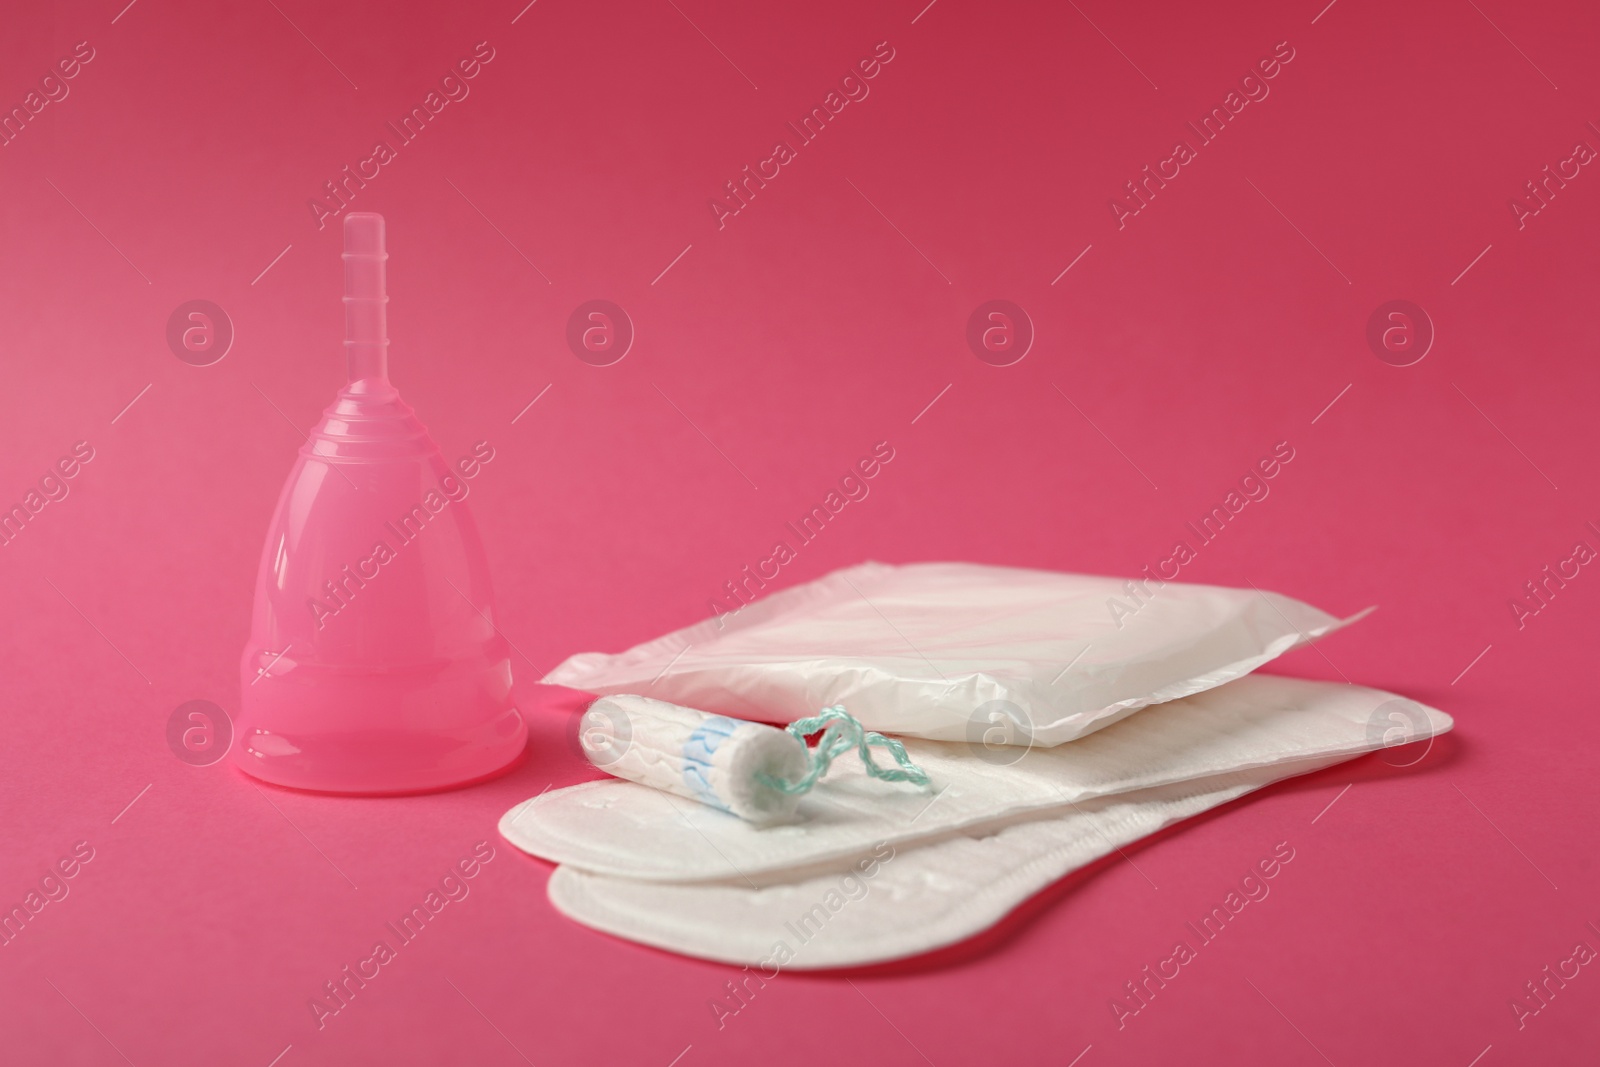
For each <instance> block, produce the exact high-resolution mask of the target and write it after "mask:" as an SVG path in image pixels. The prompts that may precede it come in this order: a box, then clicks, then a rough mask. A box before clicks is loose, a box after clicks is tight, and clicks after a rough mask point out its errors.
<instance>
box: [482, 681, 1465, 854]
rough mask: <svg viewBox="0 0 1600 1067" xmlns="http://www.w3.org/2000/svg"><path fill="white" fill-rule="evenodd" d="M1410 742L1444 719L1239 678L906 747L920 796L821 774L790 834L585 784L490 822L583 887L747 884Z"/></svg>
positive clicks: (644, 794)
mask: <svg viewBox="0 0 1600 1067" xmlns="http://www.w3.org/2000/svg"><path fill="white" fill-rule="evenodd" d="M1397 711H1398V712H1400V713H1401V718H1403V719H1404V720H1405V721H1406V722H1407V723H1409V724H1410V732H1409V738H1410V739H1416V738H1420V737H1424V736H1432V735H1435V734H1439V733H1443V732H1444V731H1446V730H1448V729H1450V727H1451V719H1450V717H1449V716H1448V715H1445V714H1444V713H1443V712H1440V711H1436V710H1434V709H1432V708H1427V707H1424V706H1423V705H1420V704H1417V703H1415V702H1413V701H1409V700H1404V699H1402V698H1399V697H1396V696H1394V695H1393V694H1390V693H1385V692H1382V691H1380V690H1376V689H1367V688H1363V687H1361V686H1354V685H1346V684H1338V683H1330V682H1313V681H1305V680H1301V679H1294V678H1283V677H1276V676H1272V675H1259V674H1258V675H1251V676H1249V677H1246V678H1241V679H1239V680H1238V681H1235V682H1232V683H1230V684H1228V685H1226V686H1223V687H1221V688H1217V689H1211V690H1208V691H1206V692H1203V693H1198V694H1196V695H1194V696H1191V697H1186V698H1184V699H1181V700H1174V701H1171V702H1168V703H1164V704H1160V705H1157V706H1155V707H1152V708H1149V709H1147V710H1145V711H1144V712H1143V713H1141V714H1139V715H1136V716H1134V717H1132V718H1130V719H1127V720H1126V721H1124V722H1120V723H1118V724H1117V725H1116V726H1114V727H1111V728H1109V729H1105V730H1101V731H1098V732H1096V733H1095V734H1093V735H1091V736H1089V737H1086V738H1083V739H1082V740H1079V741H1076V742H1074V743H1072V744H1070V745H1060V746H1057V747H1055V748H1034V749H1031V750H1029V749H1024V748H1020V747H1013V748H1009V749H1003V750H1001V751H1002V752H1005V753H1009V754H1010V756H1011V757H1012V759H1013V762H1010V763H1009V764H1004V763H997V762H994V761H993V753H994V751H995V750H993V749H990V748H986V747H983V746H969V745H966V744H962V743H952V742H941V741H918V740H908V741H906V743H905V749H906V753H907V754H908V756H909V757H910V758H911V759H912V760H914V761H915V762H916V764H917V766H919V767H921V768H922V769H923V770H924V771H926V772H927V774H928V777H929V779H930V785H929V786H928V787H925V788H924V789H922V790H917V789H913V788H910V787H899V788H894V789H885V788H883V784H882V783H881V782H878V781H875V780H873V779H871V778H869V777H868V776H867V774H866V773H865V772H864V771H863V770H862V769H861V767H860V766H859V765H851V764H844V765H842V766H836V767H835V770H834V772H833V773H831V774H830V775H829V776H828V778H826V779H825V780H823V781H822V782H820V783H819V784H818V786H817V788H816V789H815V790H814V791H813V792H811V793H810V794H808V795H806V796H805V797H803V798H801V800H800V803H799V805H798V808H797V810H796V812H795V821H794V822H792V823H789V824H784V825H778V826H769V827H766V828H759V827H757V826H754V825H752V824H750V823H748V822H745V821H743V820H741V819H739V818H736V817H734V816H732V815H729V814H727V813H725V812H722V811H718V810H716V809H715V808H711V807H706V806H704V805H702V804H696V803H693V802H690V801H685V800H681V799H678V798H675V797H672V796H670V795H669V794H667V793H663V792H661V791H659V790H656V789H651V788H649V787H647V786H643V785H638V784H636V783H634V782H624V781H616V780H608V781H599V782H588V783H584V784H582V785H577V786H572V787H570V788H566V789H558V790H552V791H550V792H548V793H544V794H542V795H540V796H537V797H534V798H533V799H532V800H528V801H525V802H523V803H522V804H519V805H517V806H516V807H515V808H512V809H511V810H510V811H508V812H507V813H506V814H505V815H504V816H503V817H502V818H501V820H500V832H501V834H503V835H504V836H505V838H506V839H507V840H508V841H510V842H511V843H512V844H514V845H516V846H517V847H518V848H521V849H523V850H524V851H526V852H530V853H533V854H534V855H536V856H542V857H544V858H545V859H549V860H554V861H556V862H558V863H562V864H570V865H571V866H574V867H578V868H582V869H583V870H585V871H589V872H591V873H596V874H604V875H611V876H615V877H622V878H632V879H638V880H644V881H654V882H703V881H719V880H727V879H737V880H738V881H739V882H740V883H741V884H746V885H759V884H770V883H773V882H778V881H792V880H793V879H794V878H795V877H796V876H797V874H796V872H805V871H808V870H815V869H817V868H819V867H821V868H824V869H826V868H828V867H830V866H833V867H837V866H838V865H840V864H849V863H853V862H858V861H861V860H863V859H866V858H868V857H870V856H871V855H873V851H874V849H875V848H879V847H882V846H890V847H893V848H896V849H899V848H904V847H907V846H909V845H910V844H912V843H914V842H918V841H926V840H929V839H935V838H940V837H948V836H951V835H953V834H957V833H973V832H976V831H979V830H982V829H985V828H990V829H992V828H997V827H999V826H1001V825H1003V824H1005V823H1006V822H1008V821H1010V822H1015V821H1020V820H1023V819H1037V818H1039V817H1040V816H1043V815H1046V814H1049V813H1051V812H1061V811H1068V810H1071V808H1072V805H1073V804H1082V803H1084V802H1085V801H1089V800H1093V799H1096V798H1101V797H1108V796H1115V795H1118V794H1123V793H1128V792H1132V791H1135V790H1148V789H1153V788H1158V787H1162V786H1167V785H1172V784H1174V783H1179V782H1187V781H1193V780H1196V779H1203V778H1211V777H1214V776H1216V775H1220V774H1227V773H1230V772H1235V771H1245V770H1254V769H1259V768H1267V769H1270V770H1271V771H1273V773H1272V774H1271V775H1269V777H1268V778H1267V779H1266V780H1269V781H1270V780H1272V779H1273V778H1276V777H1284V776H1287V775H1289V774H1294V773H1300V771H1299V770H1298V769H1296V768H1297V767H1298V768H1304V767H1305V766H1309V765H1313V764H1315V763H1316V762H1317V761H1326V760H1328V759H1329V758H1334V759H1338V758H1349V757H1351V756H1355V755H1359V754H1361V753H1363V752H1367V751H1371V750H1373V749H1377V748H1381V747H1384V745H1385V742H1386V740H1389V741H1392V738H1391V737H1389V736H1388V735H1387V734H1386V731H1388V730H1390V729H1392V725H1393V722H1394V721H1396V720H1394V718H1393V714H1394V713H1395V712H1397Z"/></svg>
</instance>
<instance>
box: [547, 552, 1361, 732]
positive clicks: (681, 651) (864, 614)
mask: <svg viewBox="0 0 1600 1067" xmlns="http://www.w3.org/2000/svg"><path fill="white" fill-rule="evenodd" d="M754 580H755V581H756V582H759V581H760V580H759V579H754ZM1355 618H1359V616H1353V617H1352V618H1350V619H1346V620H1343V621H1341V620H1339V619H1337V618H1335V617H1334V616H1332V615H1329V614H1327V613H1325V612H1322V611H1319V610H1318V609H1316V608H1314V607H1311V606H1310V605H1308V604H1303V603H1301V602H1300V601H1298V600H1292V599H1290V598H1288V597H1285V596H1280V595H1279V594H1277V593H1265V592H1260V591H1257V590H1254V589H1226V588H1221V587H1218V586H1206V585H1191V584H1185V583H1179V582H1164V581H1162V580H1161V579H1160V578H1157V577H1155V576H1153V575H1150V574H1149V573H1148V572H1146V576H1145V577H1144V578H1142V579H1137V580H1132V581H1125V580H1122V579H1116V578H1097V577H1089V576H1085V575H1077V574H1058V573H1053V572H1048V571H1033V570H1019V569H1015V568H1010V567H989V566H981V565H978V564H971V563H913V564H907V565H905V566H889V565H885V564H881V563H863V564H861V565H859V566H855V567H849V568H846V569H844V570H840V571H835V572H834V573H832V574H830V575H827V576H826V577H823V578H820V579H818V580H817V581H814V582H810V583H807V584H805V585H801V586H797V587H795V588H792V589H787V590H784V591H783V592H780V593H775V594H773V595H772V596H768V597H765V598H764V599H761V600H757V601H755V602H754V603H751V604H749V605H747V606H745V607H743V608H741V609H739V611H737V612H734V613H729V614H725V615H720V616H718V617H717V618H713V619H708V620H706V621H705V622H702V623H699V624H697V625H695V626H691V627H689V628H687V629H684V630H678V631H676V632H674V633H671V634H668V635H666V636H665V637H661V638H658V639H656V640H654V641H650V642H647V643H645V644H642V645H639V646H637V647H635V648H632V649H629V650H628V651H626V652H623V653H620V654H618V655H614V656H612V655H605V654H602V653H598V652H587V653H582V654H580V655H576V656H573V657H572V658H570V659H568V660H567V661H566V662H565V663H562V664H561V665H560V666H558V667H557V668H556V669H555V670H553V671H551V672H550V674H549V675H548V676H547V677H546V679H545V680H546V681H548V682H553V683H556V684H558V685H565V686H570V687H572V688H574V689H582V690H587V691H588V692H591V693H640V694H645V695H648V696H651V697H655V698H658V699H662V700H669V701H673V702H675V703H679V704H685V705H688V706H689V707H693V708H699V709H700V710H702V711H708V712H713V713H716V714H720V715H728V716H732V717H734V718H742V719H757V720H764V721H779V722H787V721H789V720H792V719H797V718H801V717H803V716H806V715H810V714H812V713H813V712H815V711H816V710H817V709H818V708H822V707H827V706H830V705H835V704H840V705H843V706H844V707H845V708H846V709H847V710H848V711H849V712H850V714H852V715H854V716H855V717H856V718H857V719H859V720H860V721H861V723H862V724H863V725H864V726H866V727H867V728H868V729H871V730H878V731H882V732H884V733H890V734H897V735H901V736H911V737H925V738H936V739H941V740H947V741H970V742H974V743H982V744H983V745H984V746H986V747H988V748H994V747H996V746H998V745H1024V746H1027V745H1034V746H1039V745H1043V746H1050V745H1058V744H1061V743H1062V742H1064V741H1071V740H1073V739H1074V738H1078V737H1081V736H1083V735H1085V734H1088V733H1090V732H1092V731H1095V730H1099V729H1101V728H1103V727H1105V726H1108V725H1110V724H1111V723H1113V722H1116V721H1117V720H1119V719H1121V718H1124V717H1125V716H1128V715H1131V714H1132V713H1133V712H1135V711H1137V710H1139V709H1140V708H1143V707H1146V706H1147V705H1150V704H1157V703H1160V702H1162V701H1168V700H1174V699H1177V698H1179V697H1186V696H1190V695H1192V694H1195V693H1199V692H1202V691H1204V690H1207V689H1211V688H1213V687H1214V686H1218V685H1221V684H1223V683H1225V682H1229V681H1232V680H1233V679H1236V678H1239V677H1241V676H1243V675H1245V674H1248V673H1249V672H1250V671H1252V670H1254V669H1255V668H1256V667H1259V666H1260V665H1261V664H1263V663H1266V662H1267V661H1269V660H1271V659H1274V658H1276V657H1277V656H1280V655H1282V654H1283V653H1285V652H1287V651H1288V650H1289V649H1291V648H1294V647H1295V646H1296V645H1300V644H1304V643H1305V642H1308V641H1311V640H1314V639H1316V638H1318V637H1321V636H1322V635H1324V634H1326V633H1329V632H1331V631H1332V630H1335V629H1337V628H1338V627H1340V626H1343V625H1346V624H1347V623H1349V622H1353V621H1354V620H1355Z"/></svg>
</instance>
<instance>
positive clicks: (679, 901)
mask: <svg viewBox="0 0 1600 1067" xmlns="http://www.w3.org/2000/svg"><path fill="white" fill-rule="evenodd" d="M1342 758H1345V757H1337V756H1336V757H1330V758H1328V759H1324V760H1320V761H1315V762H1313V763H1310V764H1276V765H1273V766H1270V767H1260V768H1256V769H1254V770H1248V771H1237V772H1234V773H1232V774H1225V775H1218V776H1214V777H1211V778H1201V779H1196V780H1195V781H1191V782H1180V783H1178V784H1176V785H1168V786H1160V787H1157V788H1155V789H1145V790H1140V791H1137V792H1133V793H1122V794H1118V795H1116V796H1111V797H1102V798H1100V799H1098V800H1086V801H1084V802H1083V803H1082V804H1078V805H1075V806H1074V807H1073V808H1071V809H1070V810H1068V811H1067V812H1066V813H1065V814H1062V815H1058V816H1056V817H1053V818H1046V819H1036V820H1032V821H1028V822H1022V823H1014V824H1011V825H1009V826H1006V827H1003V828H1000V829H997V830H990V831H987V832H981V831H973V832H970V833H968V834H960V835H957V836H954V837H950V838H946V839H944V840H942V841H939V842H936V843H933V844H926V845H922V846H920V847H913V848H905V847H902V848H898V849H897V848H895V847H894V846H892V845H880V846H879V847H878V848H877V849H875V850H874V852H873V853H872V854H871V855H869V856H868V857H866V858H865V859H862V860H859V861H857V862H856V863H854V864H852V865H848V866H844V867H841V868H838V869H834V870H828V871H823V872H817V873H813V874H811V875H810V876H809V877H805V878H800V879H797V880H795V881H791V882H785V883H781V884H777V885H771V886H763V887H760V888H756V887H752V886H750V885H747V884H746V883H745V882H744V881H743V880H742V879H733V880H731V881H721V882H696V883H686V884H679V885H663V884H661V883H660V882H641V881H636V880H634V879H629V878H611V877H607V876H605V875H599V874H592V873H589V872H587V871H583V870H580V869H579V868H576V867H568V866H561V867H557V868H556V871H555V874H553V875H552V876H551V877H550V885H549V889H548V892H549V895H550V902H551V903H552V904H554V905H555V906H556V908H557V910H559V911H560V912H562V913H563V914H565V915H567V916H568V917H569V918H572V919H574V920H576V921H578V922H580V923H583V924H584V925H585V926H590V927H593V928H594V929H596V930H603V931H605V932H606V933H609V934H615V935H616V936H618V937H625V938H628V939H629V940H632V941H638V942H641V943H643V944H646V945H654V946H656V947H657V948H664V949H668V950H670V951H673V952H681V953H684V954H685V955H689V956H699V957H702V958H704V959H711V960H720V961H723V962H726V963H733V964H743V965H747V966H750V967H758V968H761V970H762V973H761V974H760V975H759V976H760V977H762V978H764V979H770V978H772V977H774V976H775V974H776V972H778V971H780V970H811V969H818V968H828V967H854V966H861V965H864V964H870V963H880V962H884V961H886V960H893V959H900V958H903V957H906V956H913V955H916V954H918V953H922V952H928V951H930V950H932V949H936V948H941V947H943V946H945V945H950V944H954V943H955V942H958V941H961V940H963V939H965V938H968V937H971V936H972V935H974V934H977V933H981V932H982V931H984V930H986V929H988V928H989V927H991V926H993V925H994V924H995V923H997V922H999V921H1000V920H1001V919H1002V918H1004V917H1005V916H1006V915H1007V914H1009V913H1010V912H1011V911H1012V910H1013V909H1014V908H1016V906H1017V905H1019V904H1021V903H1022V902H1023V901H1025V900H1027V899H1028V898H1029V897H1030V896H1032V895H1033V894H1035V893H1037V892H1038V891H1039V890H1041V889H1043V888H1044V887H1046V886H1048V885H1049V884H1050V883H1051V882H1054V881H1055V880H1056V879H1057V878H1060V877H1062V876H1063V875H1065V874H1068V873H1070V872H1072V871H1074V870H1077V869H1078V868H1080V867H1083V866H1085V865H1087V864H1089V863H1092V862H1094V861H1095V860H1097V859H1099V858H1101V857H1102V856H1106V855H1109V854H1110V853H1111V852H1113V851H1115V850H1116V849H1119V848H1122V847H1123V846H1124V845H1128V844H1131V843H1133V842H1134V841H1137V840H1138V839H1140V838H1142V837H1146V836H1148V835H1150V834H1153V833H1155V832H1156V831H1157V830H1160V829H1162V828H1163V827H1165V826H1169V825H1171V824H1172V823H1175V822H1178V821H1179V820H1181V819H1187V818H1190V817H1192V816H1195V815H1198V814H1200V813H1201V812H1203V811H1206V810H1208V809H1210V808H1214V807H1217V806H1218V805H1220V804H1225V803H1227V802H1228V801H1230V800H1233V799H1234V798H1236V797H1239V796H1243V795H1244V794H1245V793H1248V792H1250V791H1251V790H1253V789H1259V788H1260V787H1262V786H1264V785H1267V784H1269V783H1271V782H1273V781H1276V780H1278V779H1279V778H1285V777H1288V776H1289V775H1290V774H1298V773H1303V772H1305V771H1307V770H1315V769H1317V768H1319V767H1322V766H1326V765H1327V764H1328V763H1336V762H1338V761H1339V760H1340V759H1342ZM769 970H770V971H772V972H773V973H771V974H768V973H765V972H766V971H769Z"/></svg>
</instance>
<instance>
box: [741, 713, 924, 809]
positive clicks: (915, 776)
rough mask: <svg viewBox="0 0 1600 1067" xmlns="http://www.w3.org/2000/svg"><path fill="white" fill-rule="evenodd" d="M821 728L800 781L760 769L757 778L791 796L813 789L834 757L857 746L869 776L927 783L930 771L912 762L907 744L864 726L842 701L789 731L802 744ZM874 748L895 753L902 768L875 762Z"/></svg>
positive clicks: (792, 725) (895, 757)
mask: <svg viewBox="0 0 1600 1067" xmlns="http://www.w3.org/2000/svg"><path fill="white" fill-rule="evenodd" d="M818 730H821V731H822V739H821V740H820V741H818V742H817V744H816V747H814V748H808V749H807V750H806V757H807V759H808V760H809V761H810V767H809V768H808V769H807V771H806V773H805V774H804V775H802V776H801V778H800V779H799V780H798V781H794V782H790V781H785V780H784V779H782V778H774V777H773V776H771V775H769V774H766V773H765V772H759V771H758V772H757V773H756V780H757V781H759V782H760V783H761V784H762V785H765V786H769V787H771V788H773V789H776V790H778V791H779V792H780V793H786V794H788V795H789V796H796V795H798V794H800V793H807V792H810V791H811V787H812V786H814V785H816V784H817V781H818V779H820V778H821V777H822V776H823V775H824V774H827V773H828V767H829V766H830V765H831V764H832V763H833V761H834V760H835V759H837V758H838V757H840V756H842V755H844V754H845V753H846V752H848V751H850V750H851V749H855V750H856V752H857V753H858V754H859V755H860V757H861V762H862V763H863V764H864V765H865V766H866V769H867V774H868V775H869V776H870V777H873V778H877V779H879V780H881V781H885V782H911V783H912V784H913V785H927V784H928V775H927V772H926V771H924V770H923V769H922V768H921V767H918V766H917V765H916V764H915V763H913V762H912V761H911V757H910V756H908V755H906V746H904V745H902V744H901V743H900V742H898V741H896V740H895V739H894V738H892V737H884V736H883V735H882V734H880V733H878V732H876V731H874V730H867V729H864V728H863V727H862V725H861V723H860V722H858V721H856V719H855V717H854V716H852V715H851V714H850V713H849V712H847V711H845V710H844V706H843V705H841V704H835V705H834V706H833V707H831V708H823V709H822V710H821V711H819V712H818V713H817V714H815V715H812V716H810V717H809V718H804V719H799V720H796V721H795V722H792V723H790V724H789V734H790V735H791V736H793V737H794V738H796V739H797V740H799V741H800V743H801V744H804V743H805V740H806V738H807V737H810V736H811V735H812V734H814V733H816V732H817V731H818ZM874 748H883V749H887V750H888V751H889V755H891V756H893V757H894V761H895V762H896V763H898V764H899V765H900V766H899V768H898V769H896V768H894V767H880V766H878V765H877V764H876V763H874V762H873V760H872V749H874Z"/></svg>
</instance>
